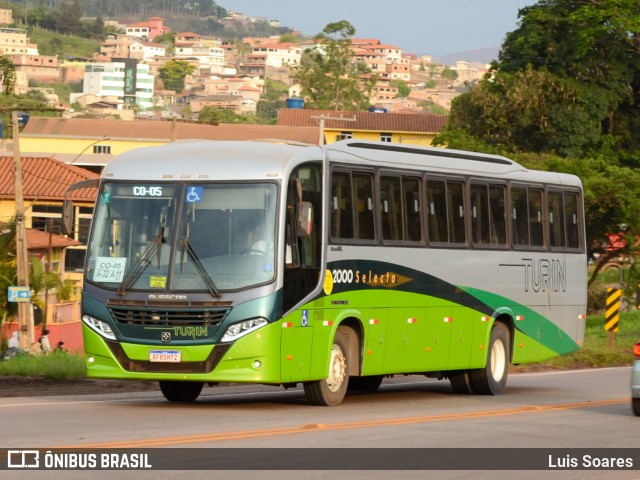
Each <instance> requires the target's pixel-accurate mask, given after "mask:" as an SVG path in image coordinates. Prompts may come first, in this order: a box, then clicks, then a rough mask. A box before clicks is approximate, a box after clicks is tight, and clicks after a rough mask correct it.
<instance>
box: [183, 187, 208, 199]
mask: <svg viewBox="0 0 640 480" xmlns="http://www.w3.org/2000/svg"><path fill="white" fill-rule="evenodd" d="M203 190H204V188H203V187H189V188H188V189H187V198H186V200H187V203H198V202H201V201H202V192H203Z"/></svg>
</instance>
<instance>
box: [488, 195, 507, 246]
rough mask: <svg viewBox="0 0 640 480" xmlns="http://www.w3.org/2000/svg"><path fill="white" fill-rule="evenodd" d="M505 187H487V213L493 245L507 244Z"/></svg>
mask: <svg viewBox="0 0 640 480" xmlns="http://www.w3.org/2000/svg"><path fill="white" fill-rule="evenodd" d="M505 205H506V202H505V187H504V185H489V211H490V217H491V218H490V222H491V227H490V231H491V243H493V244H495V245H506V244H507V224H506V220H505V213H506V212H505Z"/></svg>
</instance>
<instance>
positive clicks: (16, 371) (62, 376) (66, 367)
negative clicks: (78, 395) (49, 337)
mask: <svg viewBox="0 0 640 480" xmlns="http://www.w3.org/2000/svg"><path fill="white" fill-rule="evenodd" d="M0 375H16V376H20V377H45V378H53V379H56V380H70V379H77V378H86V376H87V368H86V367H85V363H84V357H83V356H82V355H72V354H68V353H58V352H54V353H52V354H51V355H46V356H45V355H38V356H32V355H27V354H24V355H17V356H15V357H11V358H10V359H9V360H4V361H1V362H0Z"/></svg>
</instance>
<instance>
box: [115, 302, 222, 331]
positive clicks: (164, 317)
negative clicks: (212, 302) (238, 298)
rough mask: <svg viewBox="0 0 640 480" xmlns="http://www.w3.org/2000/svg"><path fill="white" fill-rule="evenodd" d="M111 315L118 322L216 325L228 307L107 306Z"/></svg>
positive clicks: (175, 325)
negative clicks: (186, 308) (147, 307)
mask: <svg viewBox="0 0 640 480" xmlns="http://www.w3.org/2000/svg"><path fill="white" fill-rule="evenodd" d="M109 311H110V313H111V317H112V318H113V319H114V320H115V321H116V322H117V323H120V324H127V325H153V326H158V327H183V326H217V325H219V324H220V322H222V321H223V320H224V319H225V318H226V316H227V315H228V314H229V312H230V311H231V309H230V308H206V309H188V310H185V309H180V310H178V309H142V308H126V307H109Z"/></svg>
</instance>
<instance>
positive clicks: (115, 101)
mask: <svg viewBox="0 0 640 480" xmlns="http://www.w3.org/2000/svg"><path fill="white" fill-rule="evenodd" d="M265 20H266V19H262V18H254V17H247V16H245V15H242V14H239V13H235V12H229V17H227V18H225V19H224V21H225V22H229V23H242V22H256V21H265ZM269 21H270V22H273V21H271V20H269ZM0 23H1V24H2V25H4V26H3V27H2V28H1V29H0V52H2V53H3V54H4V55H6V56H7V57H8V58H9V59H10V60H11V62H12V63H13V64H14V65H15V67H16V73H17V82H16V93H26V92H27V91H28V90H29V88H30V87H29V82H30V81H36V82H39V83H45V84H46V83H76V84H79V83H82V91H81V92H80V93H75V94H73V95H72V96H71V98H70V99H69V104H68V105H64V102H63V101H62V100H61V99H58V98H56V96H55V94H54V92H53V91H52V90H51V89H47V88H44V89H43V88H42V87H39V88H40V89H41V90H43V93H45V95H47V98H49V99H50V101H51V103H52V104H54V105H55V104H58V105H60V106H63V107H67V109H69V107H70V105H71V104H78V105H80V106H81V107H82V109H85V110H87V111H89V112H91V113H94V114H97V115H103V116H117V117H118V118H120V119H124V120H131V119H133V118H134V116H138V117H141V116H150V115H155V116H168V117H171V116H175V115H179V116H180V117H184V116H185V111H186V109H185V108H180V107H184V106H185V105H188V106H189V109H188V115H189V116H190V117H192V118H195V119H197V116H198V113H199V112H200V110H201V109H202V108H203V107H205V106H208V105H210V106H217V107H220V108H224V109H228V110H232V111H234V112H236V113H238V114H255V112H256V108H257V104H258V102H259V100H260V97H261V95H263V94H264V92H265V81H267V80H274V81H279V82H282V83H284V84H286V85H287V86H288V89H289V91H288V96H289V97H290V98H295V97H298V96H299V95H300V87H299V85H298V84H297V83H296V82H295V81H294V80H293V79H292V78H291V67H292V66H295V65H298V64H300V61H301V57H302V53H303V51H304V50H305V49H307V48H312V47H314V41H313V40H312V39H309V40H302V41H300V42H298V43H292V42H281V41H280V38H279V37H269V38H243V39H242V41H241V42H229V41H222V40H220V39H218V38H208V37H204V36H202V35H199V34H198V33H195V32H174V33H175V43H174V45H171V46H170V45H167V44H166V42H165V43H157V42H155V41H154V40H155V39H156V38H158V37H160V36H161V35H163V34H166V33H167V32H173V30H172V29H171V26H170V25H166V24H165V23H164V19H162V18H160V17H151V18H148V19H147V20H145V21H142V22H136V23H131V24H126V25H125V24H119V23H118V22H116V21H108V20H107V21H106V22H105V23H107V24H109V25H110V26H111V27H113V30H114V31H118V32H124V33H112V34H109V35H108V36H107V38H106V39H105V40H104V41H103V42H102V44H101V45H100V51H99V52H96V53H95V54H94V56H93V58H87V59H79V58H64V59H61V58H58V57H56V56H47V55H40V54H39V53H38V45H36V44H33V43H32V42H31V41H30V39H29V37H28V36H27V31H26V30H24V29H19V28H9V27H8V25H11V24H13V18H12V11H11V10H9V9H0ZM238 45H243V47H242V48H239V47H238ZM352 50H353V56H354V58H353V61H354V62H361V63H364V64H365V65H367V66H368V67H369V68H370V69H371V72H372V73H373V74H376V75H377V76H378V83H377V85H376V87H375V89H374V92H373V95H372V97H371V99H370V100H371V104H372V105H375V107H376V108H379V109H384V111H387V112H394V113H423V112H424V109H423V107H422V106H421V104H422V103H423V102H432V103H433V104H436V105H439V106H440V107H442V108H443V109H445V110H448V109H449V107H450V104H451V100H452V98H454V97H455V96H456V95H457V94H459V93H460V89H461V88H464V86H465V85H467V84H469V83H470V82H473V81H474V80H477V79H479V78H481V76H482V75H483V74H484V73H485V69H484V68H483V67H482V66H479V65H470V64H469V62H466V61H462V60H461V61H458V62H457V63H456V65H454V66H446V65H440V64H437V63H435V62H433V61H432V58H431V57H429V56H421V57H418V56H417V55H415V54H413V53H407V52H404V51H403V49H402V48H401V47H399V46H395V45H388V44H386V43H384V40H383V39H375V38H370V39H366V38H356V39H353V41H352ZM170 60H184V61H186V62H188V63H189V64H191V65H193V66H194V67H195V68H194V72H193V73H192V74H191V75H189V76H188V77H187V78H186V79H185V89H184V91H181V92H176V91H170V90H167V89H165V88H164V85H163V84H162V81H161V79H160V77H159V75H158V71H159V69H160V68H161V67H163V66H164V65H165V64H166V62H168V61H170ZM477 67H480V68H477ZM445 70H447V71H448V73H450V75H445V76H443V75H442V73H443V71H445ZM452 72H453V73H452ZM445 77H446V78H445ZM396 81H402V82H405V83H406V84H407V85H408V86H409V87H410V90H411V93H410V94H409V95H408V96H405V97H401V96H400V95H399V92H398V87H397V86H396ZM67 113H68V114H72V113H74V112H67Z"/></svg>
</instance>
